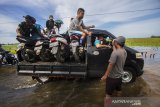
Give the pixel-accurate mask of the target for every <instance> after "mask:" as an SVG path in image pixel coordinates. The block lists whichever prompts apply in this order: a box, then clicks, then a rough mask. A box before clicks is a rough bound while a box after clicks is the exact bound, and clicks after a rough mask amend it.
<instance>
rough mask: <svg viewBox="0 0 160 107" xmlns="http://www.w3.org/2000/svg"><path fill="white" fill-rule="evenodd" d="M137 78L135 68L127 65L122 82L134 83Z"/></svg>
mask: <svg viewBox="0 0 160 107" xmlns="http://www.w3.org/2000/svg"><path fill="white" fill-rule="evenodd" d="M135 79H136V73H135V71H134V69H133V68H131V67H125V68H124V74H123V76H122V82H123V83H124V84H128V83H132V82H134V81H135Z"/></svg>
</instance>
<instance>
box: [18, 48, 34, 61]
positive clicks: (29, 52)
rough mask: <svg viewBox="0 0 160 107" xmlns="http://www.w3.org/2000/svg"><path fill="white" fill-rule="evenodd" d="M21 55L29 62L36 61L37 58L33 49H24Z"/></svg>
mask: <svg viewBox="0 0 160 107" xmlns="http://www.w3.org/2000/svg"><path fill="white" fill-rule="evenodd" d="M21 55H22V58H23V59H24V60H25V61H27V62H34V61H35V59H36V55H35V52H34V51H33V50H31V49H23V50H22V53H21Z"/></svg>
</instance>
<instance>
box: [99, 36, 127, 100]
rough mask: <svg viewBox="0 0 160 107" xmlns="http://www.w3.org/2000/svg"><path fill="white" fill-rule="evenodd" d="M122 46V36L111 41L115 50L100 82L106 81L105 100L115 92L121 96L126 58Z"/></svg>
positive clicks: (123, 41) (123, 42) (123, 43)
mask: <svg viewBox="0 0 160 107" xmlns="http://www.w3.org/2000/svg"><path fill="white" fill-rule="evenodd" d="M124 45H125V38H124V37H123V36H119V37H118V38H116V39H114V41H113V46H115V50H113V52H112V54H111V57H110V59H109V65H108V68H107V70H106V72H105V74H104V76H103V77H102V78H101V80H106V98H107V97H110V96H111V95H112V94H113V91H117V95H118V96H119V95H120V94H121V84H122V75H123V68H124V64H125V61H126V58H127V52H126V51H125V49H124Z"/></svg>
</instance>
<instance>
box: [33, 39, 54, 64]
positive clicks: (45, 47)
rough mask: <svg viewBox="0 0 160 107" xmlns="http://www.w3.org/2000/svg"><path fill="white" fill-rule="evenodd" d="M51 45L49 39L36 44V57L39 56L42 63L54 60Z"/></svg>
mask: <svg viewBox="0 0 160 107" xmlns="http://www.w3.org/2000/svg"><path fill="white" fill-rule="evenodd" d="M49 44H50V42H49V40H48V39H41V40H39V41H37V42H36V44H35V48H34V51H35V52H36V55H38V56H39V58H40V60H41V61H44V62H47V61H49V60H51V59H52V55H51V52H50V49H49Z"/></svg>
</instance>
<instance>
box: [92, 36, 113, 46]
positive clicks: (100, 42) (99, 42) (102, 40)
mask: <svg viewBox="0 0 160 107" xmlns="http://www.w3.org/2000/svg"><path fill="white" fill-rule="evenodd" d="M94 45H95V46H96V48H110V46H109V45H107V42H106V40H105V38H104V36H103V35H99V36H98V39H97V40H95V42H94Z"/></svg>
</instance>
